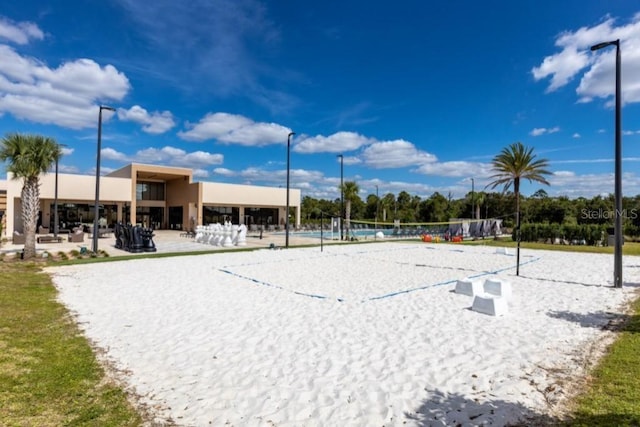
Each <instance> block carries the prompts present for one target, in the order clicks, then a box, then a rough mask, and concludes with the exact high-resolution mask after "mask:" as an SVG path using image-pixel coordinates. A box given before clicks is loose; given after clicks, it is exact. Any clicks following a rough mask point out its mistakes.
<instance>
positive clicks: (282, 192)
mask: <svg viewBox="0 0 640 427" xmlns="http://www.w3.org/2000/svg"><path fill="white" fill-rule="evenodd" d="M202 203H203V204H205V205H207V204H209V205H219V206H240V207H241V208H242V209H243V210H244V208H245V207H249V208H252V207H253V208H259V207H278V208H279V211H280V214H279V216H280V218H285V217H286V216H285V211H286V208H285V207H286V206H287V189H286V188H275V187H260V186H255V185H240V184H224V183H217V182H203V183H202ZM300 203H301V199H300V190H299V189H297V188H289V207H290V208H291V209H293V210H294V211H295V225H296V226H299V225H300Z"/></svg>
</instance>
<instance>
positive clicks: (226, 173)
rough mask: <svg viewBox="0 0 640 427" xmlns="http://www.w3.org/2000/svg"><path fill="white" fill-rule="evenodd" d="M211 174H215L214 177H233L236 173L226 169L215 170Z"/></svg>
mask: <svg viewBox="0 0 640 427" xmlns="http://www.w3.org/2000/svg"><path fill="white" fill-rule="evenodd" d="M213 173H215V174H216V175H222V176H235V175H236V173H235V172H234V171H232V170H231V169H227V168H215V169H214V170H213Z"/></svg>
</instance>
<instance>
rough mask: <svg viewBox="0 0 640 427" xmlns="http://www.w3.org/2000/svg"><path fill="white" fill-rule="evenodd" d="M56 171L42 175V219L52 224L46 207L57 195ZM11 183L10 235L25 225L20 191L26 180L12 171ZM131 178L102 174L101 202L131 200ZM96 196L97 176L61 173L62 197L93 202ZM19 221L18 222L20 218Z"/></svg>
mask: <svg viewBox="0 0 640 427" xmlns="http://www.w3.org/2000/svg"><path fill="white" fill-rule="evenodd" d="M55 180H56V175H55V174H54V173H48V174H45V175H42V176H41V177H40V204H41V209H42V210H43V218H42V221H43V223H45V224H48V223H49V219H50V218H49V210H48V209H45V203H46V202H45V201H49V200H53V199H54V198H55ZM3 182H4V183H6V186H7V222H6V227H7V236H10V235H11V234H12V233H13V230H14V229H15V227H16V223H18V224H21V218H20V215H21V206H20V194H21V192H22V180H21V179H12V175H11V174H8V176H7V180H6V181H3ZM130 182H131V181H130V180H129V179H124V178H112V177H104V176H103V177H100V202H101V203H117V202H129V201H131V184H130ZM95 198H96V178H95V176H90V175H70V174H60V173H59V174H58V200H66V201H76V202H85V203H92V202H93V201H95ZM16 220H17V221H16Z"/></svg>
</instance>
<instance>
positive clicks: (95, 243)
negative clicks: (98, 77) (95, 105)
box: [91, 105, 116, 254]
mask: <svg viewBox="0 0 640 427" xmlns="http://www.w3.org/2000/svg"><path fill="white" fill-rule="evenodd" d="M102 110H109V111H116V109H115V108H112V107H107V106H105V105H101V106H100V109H99V111H98V154H97V155H96V204H95V206H94V208H95V213H94V218H93V247H92V248H91V250H92V251H93V253H94V254H97V253H98V219H99V215H100V205H99V203H100V150H101V149H102Z"/></svg>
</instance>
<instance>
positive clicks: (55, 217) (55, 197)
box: [53, 144, 66, 239]
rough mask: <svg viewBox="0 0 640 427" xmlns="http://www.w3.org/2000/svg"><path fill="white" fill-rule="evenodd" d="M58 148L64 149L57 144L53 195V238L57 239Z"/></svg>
mask: <svg viewBox="0 0 640 427" xmlns="http://www.w3.org/2000/svg"><path fill="white" fill-rule="evenodd" d="M60 147H66V146H65V145H64V144H58V153H57V154H56V183H55V194H54V199H53V237H54V238H56V239H57V238H58V222H59V221H58V160H60V156H61V155H62V150H61V149H60Z"/></svg>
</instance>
